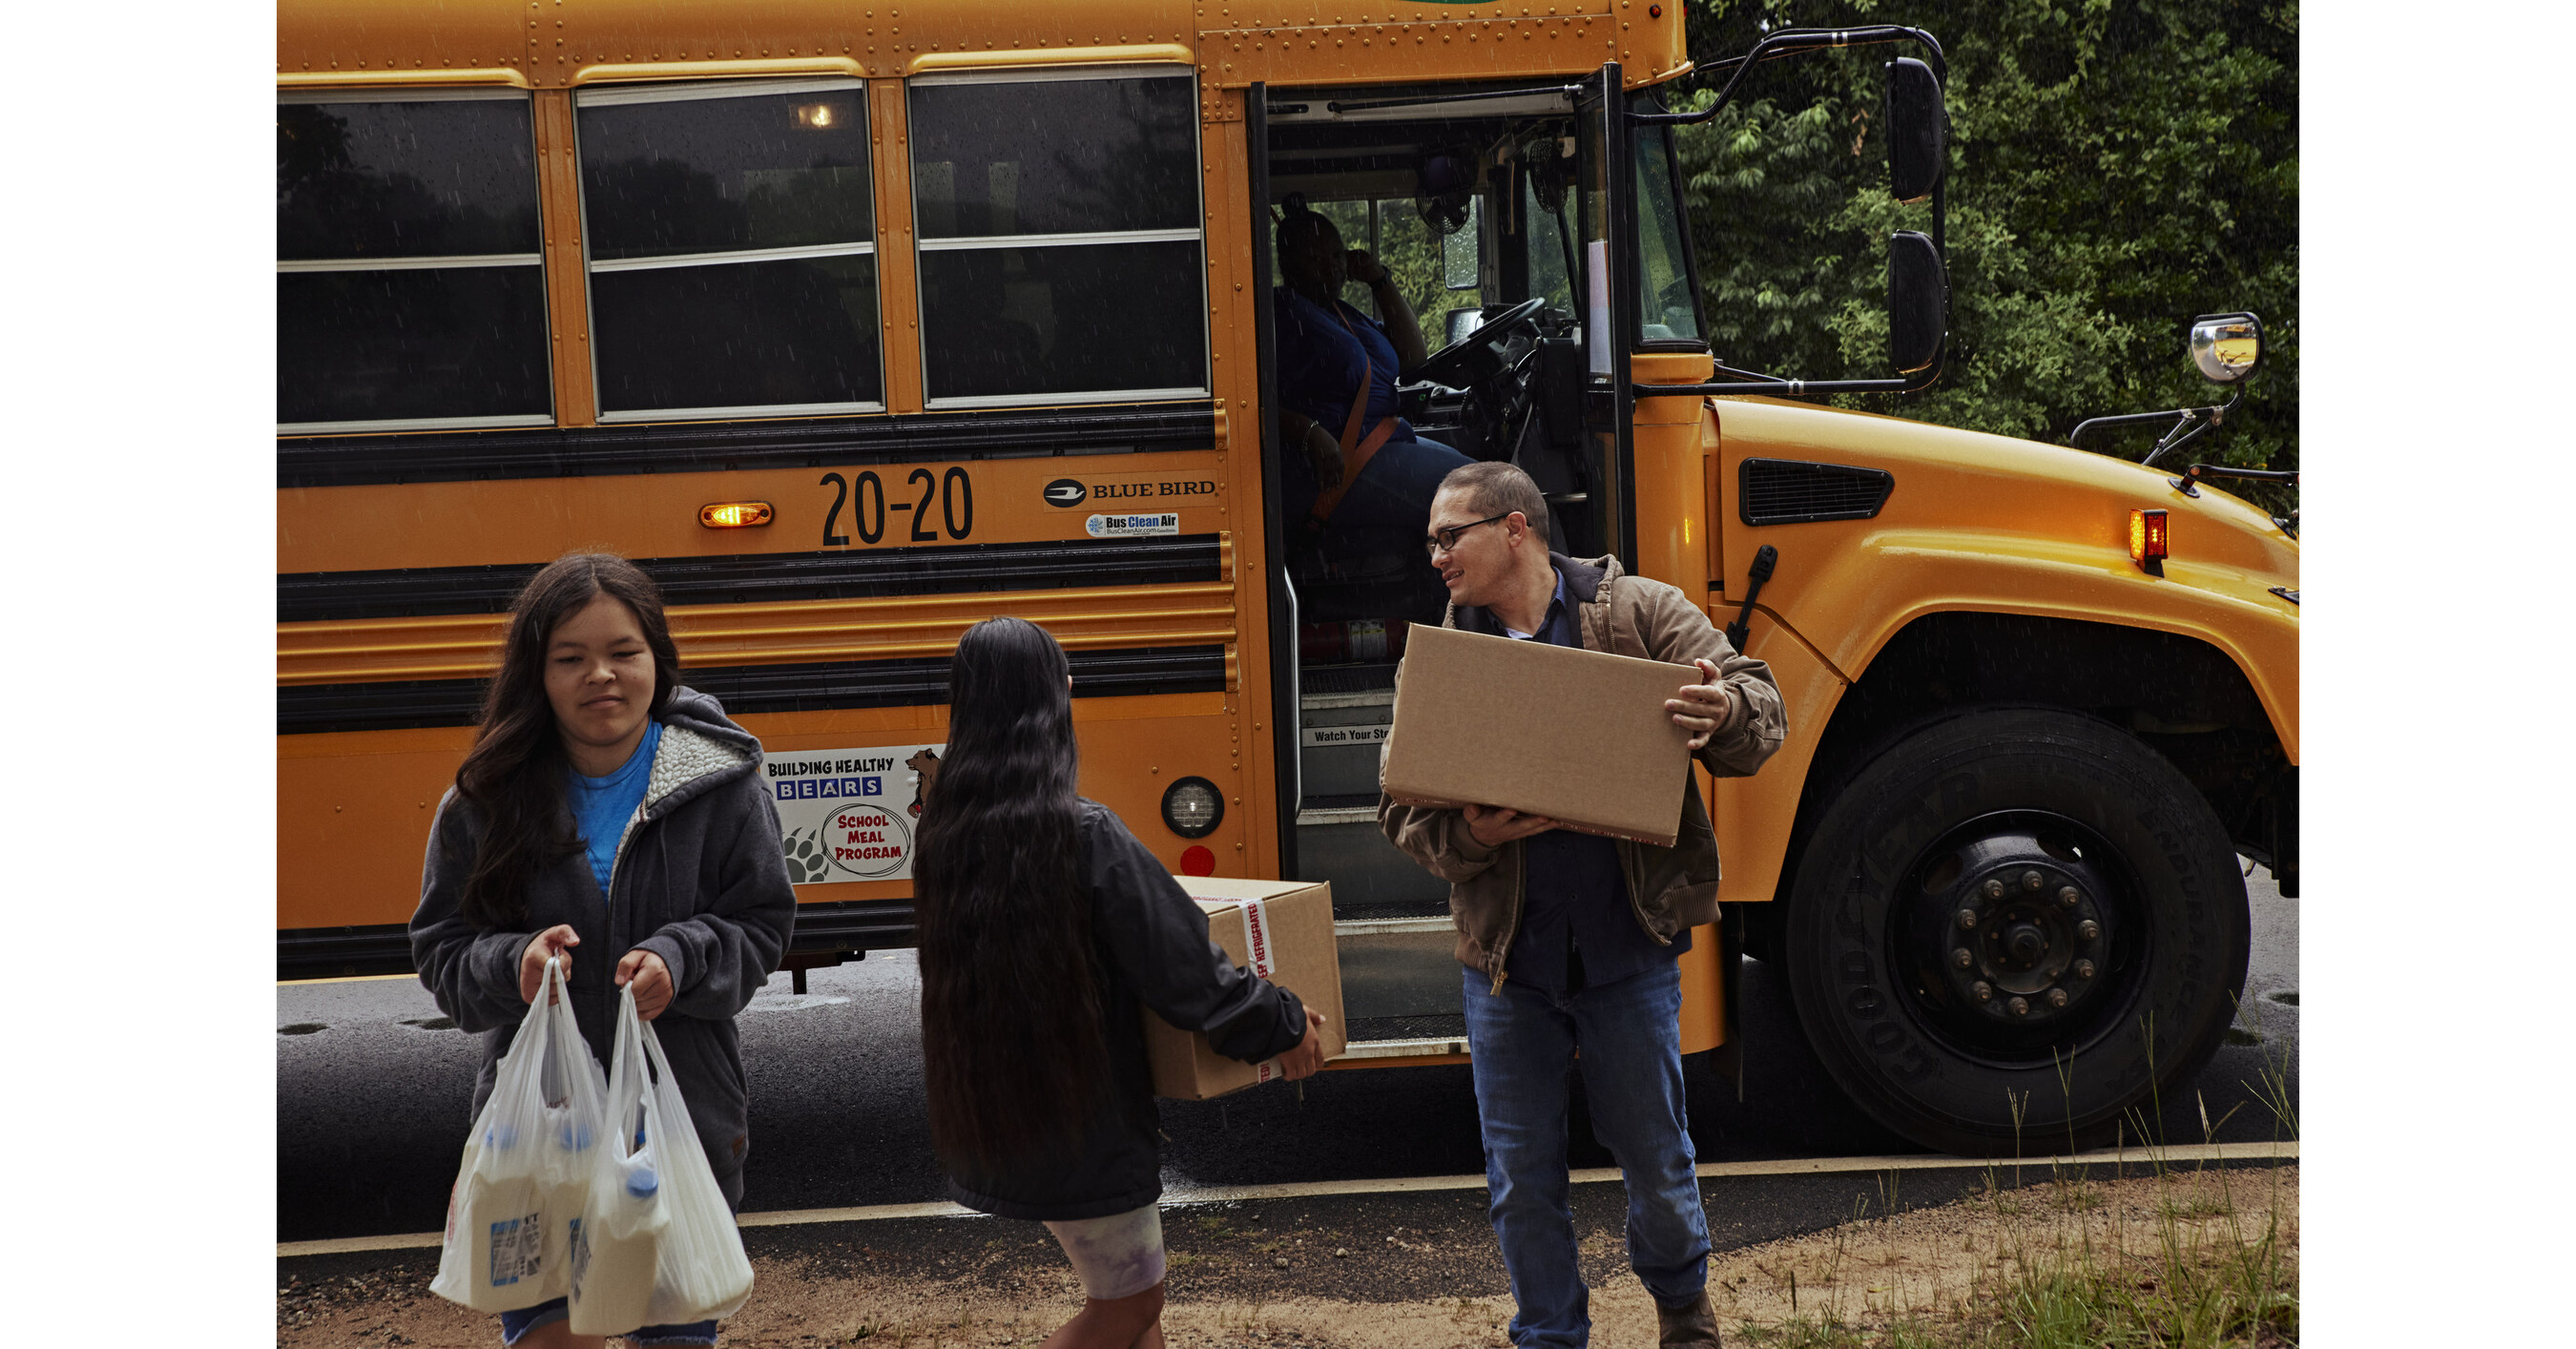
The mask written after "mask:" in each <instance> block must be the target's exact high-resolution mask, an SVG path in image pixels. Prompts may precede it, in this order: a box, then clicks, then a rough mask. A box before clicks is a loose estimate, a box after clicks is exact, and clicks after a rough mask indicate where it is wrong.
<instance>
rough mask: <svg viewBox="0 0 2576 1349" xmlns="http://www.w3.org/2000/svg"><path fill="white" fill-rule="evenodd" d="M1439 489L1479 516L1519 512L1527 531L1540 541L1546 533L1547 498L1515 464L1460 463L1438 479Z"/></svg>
mask: <svg viewBox="0 0 2576 1349" xmlns="http://www.w3.org/2000/svg"><path fill="white" fill-rule="evenodd" d="M1440 490H1441V491H1443V492H1456V493H1458V494H1459V495H1460V496H1462V497H1465V498H1466V500H1467V505H1468V507H1469V508H1470V509H1472V510H1474V511H1475V512H1476V514H1478V515H1480V516H1484V515H1509V514H1510V513H1512V512H1513V511H1519V512H1520V513H1521V517H1522V518H1523V519H1525V520H1528V521H1529V527H1530V532H1531V533H1533V534H1536V535H1538V536H1539V538H1540V539H1541V540H1545V539H1547V538H1548V537H1549V535H1548V532H1547V495H1546V494H1545V493H1543V492H1541V491H1539V490H1538V484H1537V483H1535V482H1532V481H1531V480H1530V475H1528V474H1527V473H1523V472H1522V471H1521V470H1520V466H1519V465H1517V464H1507V463H1503V462H1500V461H1495V462H1492V463H1477V464H1461V465H1459V466H1458V467H1456V468H1453V469H1451V470H1449V476H1448V477H1445V478H1442V479H1441V480H1440Z"/></svg>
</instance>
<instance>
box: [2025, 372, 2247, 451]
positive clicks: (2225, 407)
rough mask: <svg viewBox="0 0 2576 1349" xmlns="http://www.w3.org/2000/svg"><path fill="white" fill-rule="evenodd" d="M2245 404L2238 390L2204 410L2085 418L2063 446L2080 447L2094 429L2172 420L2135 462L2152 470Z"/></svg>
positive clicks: (2190, 409) (2189, 409)
mask: <svg viewBox="0 0 2576 1349" xmlns="http://www.w3.org/2000/svg"><path fill="white" fill-rule="evenodd" d="M2244 401H2245V394H2244V391H2243V390H2241V389H2240V390H2238V391H2237V394H2236V396H2235V397H2234V398H2230V399H2228V400H2227V401H2226V402H2224V403H2217V404H2211V405H2208V406H2205V407H2187V408H2171V409H2168V410H2166V411H2163V412H2124V413H2121V414H2120V415H2118V416H2116V417H2087V418H2085V419H2084V420H2083V421H2080V422H2077V423H2076V424H2075V429H2074V430H2072V431H2069V432H2067V433H2066V443H2067V444H2068V445H2069V446H2070V447H2077V448H2080V443H2081V442H2082V441H2083V439H2084V434H2085V432H2088V431H2091V430H2093V429H2094V428H2095V427H2103V426H2136V425H2139V424H2141V423H2145V422H2160V421H2163V420H2164V419H2166V418H2168V417H2171V418H2173V419H2174V424H2173V428H2172V429H2171V430H2169V431H2167V432H2166V433H2165V435H2164V438H2163V439H2162V440H2159V441H2157V442H2156V446H2155V448H2154V449H2152V450H2149V451H2147V454H2146V457H2145V458H2143V459H2140V460H2139V461H2138V462H2139V464H2140V465H2142V466H2144V467H2148V468H2153V467H2154V466H2155V462H2156V461H2157V460H2158V459H2162V458H2163V457H2165V456H2166V455H2168V454H2170V453H2172V452H2173V451H2175V450H2177V449H2180V448H2181V447H2183V446H2184V445H2188V444H2190V443H2191V442H2192V441H2195V440H2198V439H2199V438H2200V437H2202V436H2203V435H2206V434H2208V432H2209V429H2210V428H2211V427H2214V426H2217V425H2219V424H2221V423H2223V422H2225V421H2226V420H2227V414H2228V413H2231V412H2234V411H2235V410H2236V405H2237V404H2239V403H2242V402H2244Z"/></svg>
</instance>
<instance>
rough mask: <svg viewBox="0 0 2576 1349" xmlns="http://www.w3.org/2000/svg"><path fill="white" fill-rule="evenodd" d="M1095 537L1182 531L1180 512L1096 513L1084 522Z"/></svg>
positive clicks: (1134, 536)
mask: <svg viewBox="0 0 2576 1349" xmlns="http://www.w3.org/2000/svg"><path fill="white" fill-rule="evenodd" d="M1082 528H1083V530H1084V532H1086V533H1088V534H1090V535H1091V537H1093V538H1095V539H1136V538H1144V537H1147V536H1149V535H1157V534H1178V533H1180V532H1181V517H1180V514H1179V513H1178V512H1170V513H1167V514H1163V515H1095V516H1093V517H1091V518H1090V519H1088V520H1085V521H1084V522H1083V524H1082Z"/></svg>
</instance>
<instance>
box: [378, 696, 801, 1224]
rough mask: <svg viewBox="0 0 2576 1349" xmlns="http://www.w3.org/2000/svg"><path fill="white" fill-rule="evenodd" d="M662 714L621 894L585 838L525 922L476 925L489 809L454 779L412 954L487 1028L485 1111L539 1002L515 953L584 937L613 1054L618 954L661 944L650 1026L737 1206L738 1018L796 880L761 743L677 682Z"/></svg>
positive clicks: (580, 965)
mask: <svg viewBox="0 0 2576 1349" xmlns="http://www.w3.org/2000/svg"><path fill="white" fill-rule="evenodd" d="M657 719H658V720H659V721H661V723H662V741H661V745H660V747H659V748H658V749H656V750H655V752H654V755H653V767H652V772H651V774H650V775H649V777H648V779H647V781H646V785H645V788H644V802H643V804H642V805H641V806H639V807H637V808H636V811H635V814H634V816H633V817H632V818H631V819H629V820H628V821H627V824H626V831H625V835H624V837H623V838H622V839H620V840H619V842H618V845H617V861H616V864H615V869H614V870H613V871H612V872H611V873H610V880H609V893H608V894H607V895H605V896H603V895H601V894H600V892H599V882H598V880H597V879H596V878H595V877H594V876H593V875H592V872H591V869H590V863H589V861H588V860H587V859H586V858H585V857H584V856H583V855H582V853H581V852H580V850H578V849H575V850H574V851H573V852H572V853H570V854H569V855H567V856H566V857H565V858H564V859H563V860H562V861H561V862H558V863H557V864H555V865H553V866H551V867H548V868H546V869H544V870H543V871H541V872H540V873H538V874H537V875H536V876H534V877H532V878H530V880H529V883H528V896H527V898H528V917H527V921H526V923H525V924H524V925H523V926H521V927H520V928H518V929H516V930H514V931H509V932H486V931H480V930H477V929H476V928H475V927H473V926H472V925H471V924H469V923H467V922H466V921H465V918H464V915H463V914H461V913H459V912H458V909H457V902H458V899H459V897H460V896H461V895H462V894H463V893H464V890H465V878H466V876H467V875H468V874H469V873H471V871H472V870H473V859H474V855H475V850H476V848H477V846H478V844H479V840H480V838H481V836H482V832H483V821H482V820H481V819H480V818H478V816H477V815H476V812H475V810H474V809H473V807H471V806H469V805H467V804H466V803H465V802H464V801H463V800H461V799H460V798H459V797H458V796H457V794H456V792H455V789H453V788H450V789H449V790H448V793H447V795H446V796H445V797H444V798H443V799H441V800H440V801H439V803H438V819H437V821H436V822H435V823H434V824H432V825H431V827H430V838H429V858H428V861H427V863H426V864H425V865H424V866H423V867H422V869H421V881H420V909H419V911H418V912H416V913H414V914H413V915H412V919H411V955H412V962H413V964H414V965H415V966H416V967H417V968H418V969H419V970H420V981H421V983H423V984H425V985H427V986H428V988H429V991H430V993H431V994H432V995H433V996H435V997H436V998H437V1000H438V1007H439V1010H440V1011H443V1012H445V1013H447V1014H448V1015H449V1016H451V1017H454V1018H455V1019H456V1024H457V1025H458V1027H460V1028H462V1029H464V1030H467V1031H472V1032H479V1033H481V1035H482V1036H483V1067H482V1071H481V1073H480V1074H478V1075H477V1076H476V1078H475V1081H474V1106H473V1111H474V1113H475V1114H477V1115H479V1114H481V1113H482V1110H483V1104H484V1102H485V1101H486V1100H488V1099H490V1097H491V1095H492V1083H493V1078H494V1074H495V1071H496V1069H497V1067H498V1065H499V1064H500V1061H501V1056H502V1055H503V1054H505V1053H507V1052H509V1048H510V1041H511V1038H512V1037H513V1036H515V1035H517V1034H518V1030H519V1022H520V1019H521V1018H523V1017H525V1016H526V1015H527V1012H528V1005H527V1004H526V1003H525V1002H522V1001H520V998H519V955H520V953H521V952H522V951H524V950H526V949H527V945H528V942H529V941H530V940H531V939H533V938H534V937H535V936H536V934H537V933H539V932H542V931H544V930H545V929H547V928H549V927H552V926H554V925H555V924H557V923H569V924H571V925H572V929H573V931H574V932H576V933H578V934H579V935H580V937H581V945H579V946H576V947H574V948H573V950H572V971H571V981H572V986H571V997H572V1004H573V1016H574V1019H575V1020H576V1021H577V1022H579V1024H580V1026H581V1033H582V1038H583V1039H585V1040H588V1041H589V1042H590V1049H591V1052H592V1053H593V1054H596V1055H598V1057H599V1062H600V1066H601V1067H602V1068H603V1069H604V1068H606V1067H607V1066H608V1058H609V1032H610V1031H611V1030H612V1029H613V1028H614V1027H615V1026H616V1024H617V998H618V990H617V986H616V982H615V974H616V969H617V962H618V961H619V960H620V959H621V958H623V957H624V956H625V954H626V953H627V952H628V951H631V950H634V949H636V948H638V947H641V948H643V949H645V950H648V951H651V952H653V953H654V954H655V955H658V956H660V957H662V963H663V964H665V965H667V966H669V967H670V970H671V986H672V990H673V992H672V998H671V1003H670V1005H669V1006H668V1007H667V1008H665V1009H664V1010H663V1012H662V1014H661V1016H660V1017H658V1018H656V1019H655V1020H654V1022H653V1030H654V1034H655V1035H656V1037H657V1038H659V1039H660V1040H661V1042H662V1052H663V1053H664V1054H666V1055H667V1056H669V1058H670V1060H671V1072H672V1076H673V1077H674V1078H676V1079H677V1081H678V1083H679V1087H680V1094H681V1095H682V1096H683V1097H684V1098H686V1099H687V1101H688V1103H689V1117H690V1120H691V1121H692V1122H693V1123H695V1124H696V1125H697V1129H698V1141H699V1142H700V1143H702V1144H704V1145H705V1147H706V1150H707V1161H708V1163H709V1164H710V1165H711V1166H712V1167H713V1168H714V1170H715V1174H716V1181H717V1183H718V1184H720V1185H721V1186H723V1188H724V1192H725V1198H726V1200H727V1201H728V1202H730V1203H734V1204H737V1205H738V1204H740V1203H741V1202H742V1164H743V1157H744V1155H745V1153H747V1152H748V1151H749V1149H750V1143H751V1140H750V1133H749V1127H748V1118H749V1100H750V1097H749V1093H748V1091H747V1089H746V1087H745V1085H744V1081H743V1073H742V1049H741V1044H740V1042H739V1041H738V1040H737V1039H736V1037H735V1035H734V1024H733V1018H734V1014H735V1013H737V1012H740V1011H741V1010H742V1009H743V1007H744V1006H745V1005H746V1004H748V1003H749V1002H750V1001H751V995H752V993H753V991H754V990H756V989H758V988H759V987H760V986H761V985H762V984H763V983H765V982H767V979H768V976H769V972H770V971H772V970H774V969H776V968H778V958H779V955H780V953H782V952H784V951H785V950H786V949H787V937H788V932H789V930H790V928H791V927H792V926H793V924H794V922H795V916H796V892H795V891H794V890H793V889H792V888H790V886H789V884H788V880H787V862H786V853H785V850H784V849H783V848H782V847H781V846H780V844H779V837H778V810H777V807H776V806H775V805H773V804H772V803H771V801H770V799H769V794H768V793H767V792H765V791H763V790H762V789H761V784H760V779H759V776H758V771H757V770H758V769H759V766H760V742H759V741H758V740H756V739H753V738H752V735H751V733H750V732H749V731H746V730H744V729H742V728H741V727H739V726H736V725H734V724H733V723H732V722H731V721H728V720H726V719H725V714H724V708H723V707H722V706H721V705H720V704H718V703H717V702H716V700H715V699H713V698H710V697H708V696H707V695H706V694H703V693H699V692H696V691H695V690H692V689H687V688H682V689H678V690H675V691H674V692H673V694H672V697H671V703H670V706H669V708H668V709H666V710H665V711H664V712H663V713H662V714H661V715H660V716H659V717H658V718H657Z"/></svg>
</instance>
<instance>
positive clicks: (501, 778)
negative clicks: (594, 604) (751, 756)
mask: <svg viewBox="0 0 2576 1349" xmlns="http://www.w3.org/2000/svg"><path fill="white" fill-rule="evenodd" d="M600 595H610V596H614V597H615V598H617V599H618V600H620V601H623V602H624V603H625V605H626V607H627V608H629V609H632V610H634V611H635V622H636V624H637V626H639V627H641V628H643V630H644V644H645V645H646V646H648V647H650V648H652V651H653V706H652V709H651V715H653V716H655V717H659V716H661V715H662V713H663V712H664V711H666V710H667V709H668V708H669V707H670V705H671V692H672V690H674V689H677V688H678V687H680V650H679V648H678V647H676V646H674V645H672V643H671V625H670V623H669V622H667V621H666V620H665V619H664V618H663V617H662V592H661V590H660V589H659V588H658V587H656V586H655V585H654V584H653V578H652V577H649V576H647V575H645V574H644V570H643V568H641V567H638V566H636V565H635V564H634V563H632V562H629V561H627V560H626V559H624V558H622V557H618V556H615V555H614V554H610V553H567V554H565V555H564V556H562V557H560V558H557V559H556V560H555V561H553V562H551V563H549V564H547V566H546V567H545V569H544V570H542V571H539V572H538V573H537V574H536V575H534V576H532V577H530V578H528V584H527V585H526V587H525V588H523V589H521V590H520V591H519V597H518V598H517V599H514V600H512V601H510V633H509V636H508V637H506V638H504V639H503V643H502V648H501V670H500V673H498V674H496V675H494V676H492V684H491V687H490V688H489V689H488V690H486V691H485V693H484V695H483V724H482V726H481V728H480V729H478V730H477V731H476V732H475V735H474V748H473V750H472V751H471V752H469V753H468V754H467V755H466V756H465V765H464V766H463V767H461V768H459V769H457V770H456V794H457V795H458V796H460V797H462V798H464V800H465V802H466V803H467V804H469V805H471V806H473V807H474V810H475V813H476V814H478V815H480V816H481V817H482V822H483V838H482V843H481V846H480V847H479V848H478V849H477V850H476V852H475V854H474V858H473V862H472V867H471V869H470V870H468V871H467V872H466V875H465V891H464V893H463V894H462V895H461V896H459V898H458V903H457V908H458V909H459V910H460V911H461V912H462V913H463V914H464V915H465V921H467V922H469V923H472V924H473V925H474V926H476V927H478V928H481V929H483V930H485V931H496V930H497V931H510V930H515V929H517V928H519V927H521V926H524V925H525V924H526V922H527V919H528V878H529V877H530V876H532V875H534V874H536V873H537V872H538V871H540V870H542V869H544V868H546V867H549V866H552V865H554V864H556V863H558V862H561V861H562V860H563V859H564V858H566V857H569V856H571V855H572V854H573V853H574V852H576V851H578V850H579V849H580V848H581V836H580V834H579V832H578V831H577V830H576V829H575V828H574V825H573V822H572V816H571V815H570V814H569V813H567V812H566V811H565V809H564V770H565V766H566V765H567V763H568V762H569V760H568V759H567V758H566V757H565V755H564V748H563V737H562V736H561V735H559V734H557V733H556V731H555V711H554V705H553V704H552V703H550V702H548V701H547V700H546V644H547V642H548V641H550V640H551V639H552V638H553V637H554V632H555V628H556V626H557V625H559V624H561V623H562V622H563V621H564V620H565V619H567V618H570V617H572V616H573V615H574V614H577V613H580V612H581V611H582V609H583V607H584V606H586V605H588V604H589V603H590V602H591V600H592V599H593V598H595V597H597V596H600Z"/></svg>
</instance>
